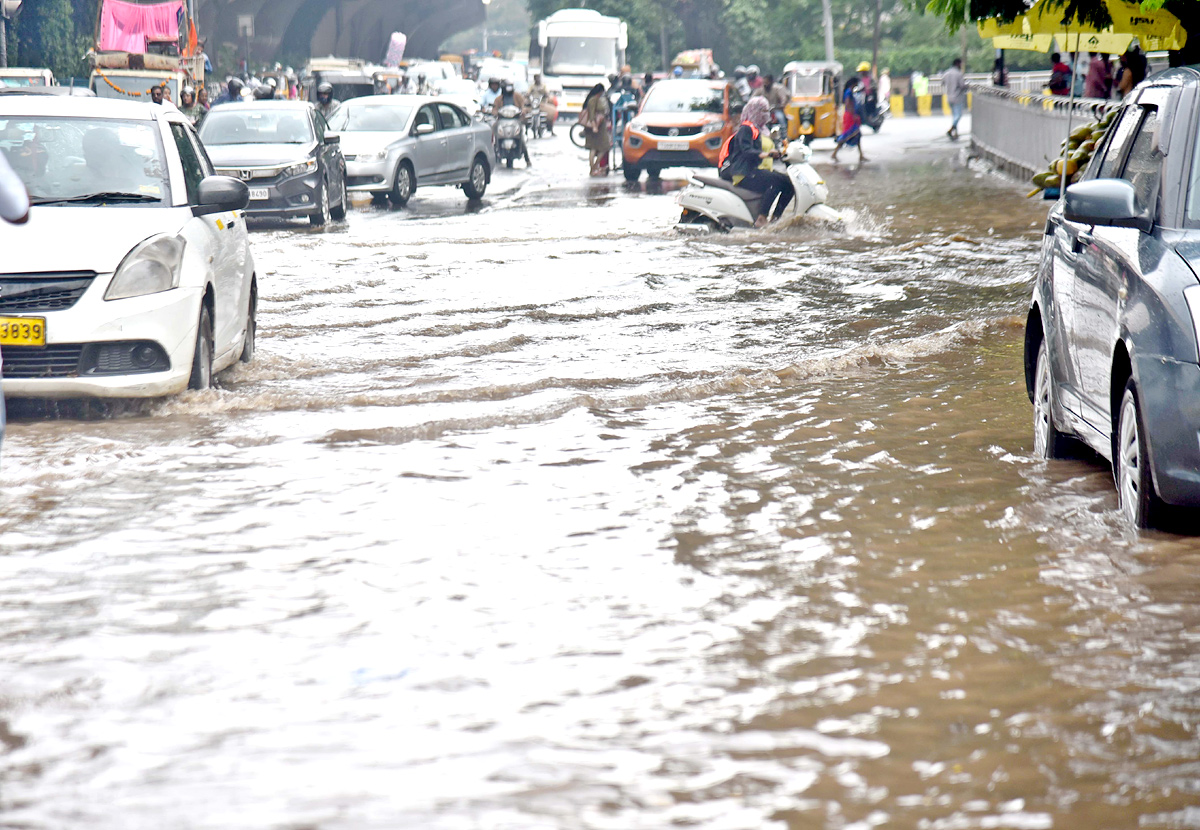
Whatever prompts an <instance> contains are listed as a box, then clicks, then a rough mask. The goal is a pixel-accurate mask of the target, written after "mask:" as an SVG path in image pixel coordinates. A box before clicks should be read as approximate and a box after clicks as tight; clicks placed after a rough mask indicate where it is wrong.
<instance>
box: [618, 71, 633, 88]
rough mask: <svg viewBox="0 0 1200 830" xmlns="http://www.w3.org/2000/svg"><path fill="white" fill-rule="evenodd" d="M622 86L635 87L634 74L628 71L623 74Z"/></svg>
mask: <svg viewBox="0 0 1200 830" xmlns="http://www.w3.org/2000/svg"><path fill="white" fill-rule="evenodd" d="M621 88H622V89H633V76H632V75H630V74H629V73H628V72H626V73H625V74H624V75H622V76H621Z"/></svg>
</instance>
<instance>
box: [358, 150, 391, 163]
mask: <svg viewBox="0 0 1200 830" xmlns="http://www.w3.org/2000/svg"><path fill="white" fill-rule="evenodd" d="M386 158H387V152H386V151H383V152H379V153H359V154H358V161H360V162H365V163H366V164H371V163H372V162H378V161H383V160H384V159H386Z"/></svg>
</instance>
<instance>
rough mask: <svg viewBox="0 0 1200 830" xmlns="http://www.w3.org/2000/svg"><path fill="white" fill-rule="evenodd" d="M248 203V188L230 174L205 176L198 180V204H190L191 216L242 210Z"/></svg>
mask: <svg viewBox="0 0 1200 830" xmlns="http://www.w3.org/2000/svg"><path fill="white" fill-rule="evenodd" d="M248 204H250V188H248V187H246V183H245V182H243V181H240V180H239V179H235V178H233V177H232V176H207V177H206V178H204V179H203V180H202V181H201V182H200V193H199V204H196V205H192V215H193V216H207V215H209V214H210V213H224V212H225V211H227V210H242V209H244V208H245V207H246V205H248Z"/></svg>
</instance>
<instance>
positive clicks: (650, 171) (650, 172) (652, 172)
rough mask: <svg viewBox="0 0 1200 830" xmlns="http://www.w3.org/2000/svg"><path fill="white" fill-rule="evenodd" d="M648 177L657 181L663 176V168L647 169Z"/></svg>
mask: <svg viewBox="0 0 1200 830" xmlns="http://www.w3.org/2000/svg"><path fill="white" fill-rule="evenodd" d="M646 175H647V176H649V177H650V178H651V179H657V178H658V177H659V176H661V175H662V168H661V167H647V168H646Z"/></svg>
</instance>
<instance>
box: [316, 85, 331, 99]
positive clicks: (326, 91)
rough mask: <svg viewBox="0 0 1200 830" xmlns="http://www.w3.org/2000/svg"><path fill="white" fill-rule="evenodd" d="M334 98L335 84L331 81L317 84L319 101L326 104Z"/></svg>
mask: <svg viewBox="0 0 1200 830" xmlns="http://www.w3.org/2000/svg"><path fill="white" fill-rule="evenodd" d="M332 98H333V84H331V83H329V81H321V83H319V84H317V100H318V101H320V102H322V103H324V102H326V101H329V100H330V99H332Z"/></svg>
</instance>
